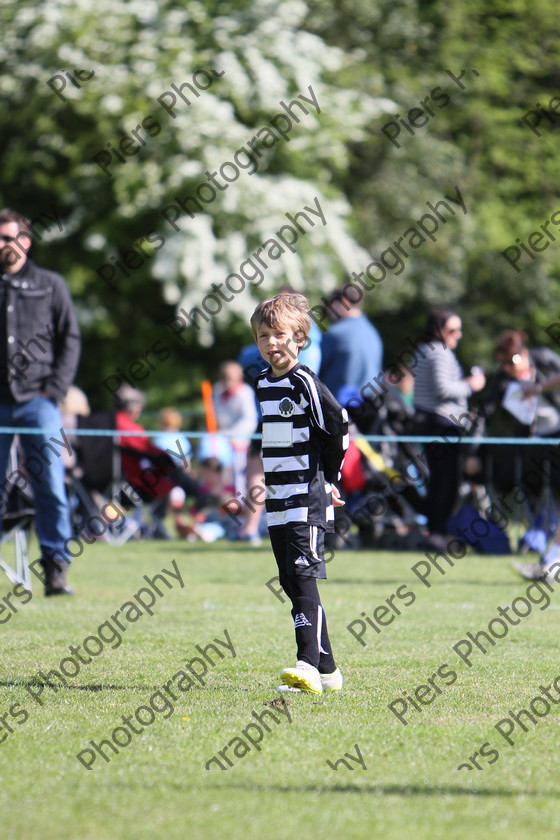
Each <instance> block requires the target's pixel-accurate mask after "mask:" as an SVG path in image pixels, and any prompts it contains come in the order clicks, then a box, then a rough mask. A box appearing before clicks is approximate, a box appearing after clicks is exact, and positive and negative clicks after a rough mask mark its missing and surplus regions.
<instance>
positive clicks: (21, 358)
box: [0, 260, 80, 402]
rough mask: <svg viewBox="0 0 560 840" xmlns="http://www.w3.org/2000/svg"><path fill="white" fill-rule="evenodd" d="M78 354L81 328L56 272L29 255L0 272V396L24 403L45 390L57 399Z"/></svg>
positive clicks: (68, 381) (70, 378)
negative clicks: (16, 267)
mask: <svg viewBox="0 0 560 840" xmlns="http://www.w3.org/2000/svg"><path fill="white" fill-rule="evenodd" d="M79 358H80V330H79V327H78V322H77V319H76V314H75V312H74V307H73V304H72V298H71V297H70V292H69V291H68V289H67V287H66V283H65V282H64V280H63V278H62V277H61V276H60V274H55V272H53V271H48V270H47V269H45V268H39V266H37V265H35V263H33V262H32V261H31V260H27V261H26V263H25V264H24V266H23V267H22V269H21V270H20V271H18V272H17V273H16V274H2V275H0V400H2V401H4V402H6V401H10V402H12V401H15V402H25V401H26V400H30V399H31V398H32V397H35V396H37V394H39V393H41V392H43V393H45V394H46V395H47V397H49V398H50V399H52V400H55V401H61V400H63V399H64V397H65V395H66V391H67V390H68V388H69V386H70V385H71V384H72V382H73V380H74V377H75V375H76V370H77V368H78V361H79Z"/></svg>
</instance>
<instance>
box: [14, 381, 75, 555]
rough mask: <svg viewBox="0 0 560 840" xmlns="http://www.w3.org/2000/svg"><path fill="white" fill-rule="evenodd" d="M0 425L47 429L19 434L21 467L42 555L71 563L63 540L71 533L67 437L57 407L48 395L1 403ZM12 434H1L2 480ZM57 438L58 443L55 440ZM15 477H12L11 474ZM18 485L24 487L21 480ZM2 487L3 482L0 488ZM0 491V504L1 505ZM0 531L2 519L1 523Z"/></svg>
mask: <svg viewBox="0 0 560 840" xmlns="http://www.w3.org/2000/svg"><path fill="white" fill-rule="evenodd" d="M0 426H21V427H32V428H37V429H48V431H47V432H41V433H40V434H22V435H21V436H20V441H21V445H22V447H23V451H24V453H25V462H24V466H26V468H27V473H28V475H29V478H30V480H31V486H32V488H33V494H34V498H35V530H36V531H37V536H38V538H39V543H40V545H41V552H42V556H43V557H49V556H52V555H53V554H54V552H58V553H57V555H56V557H57V559H59V560H62V559H63V558H64V559H65V560H67V562H70V557H69V555H68V554H67V552H66V550H65V543H66V540H68V539H69V538H70V537H71V536H72V531H71V528H70V509H69V505H68V499H67V496H66V490H65V487H64V465H63V462H62V452H63V451H64V448H65V443H66V441H67V440H68V439H67V438H66V437H62V435H61V429H62V420H61V417H60V411H59V410H58V406H57V405H56V403H54V402H53V401H52V400H49V399H48V398H47V397H33V399H31V400H28V401H27V402H24V403H11V404H8V403H0ZM12 439H13V434H8V433H6V434H2V433H0V477H2V481H4V477H5V476H6V473H7V469H8V461H9V455H10V447H11V444H12ZM54 441H58V443H56V442H54ZM14 478H15V476H14ZM20 486H23V484H22V482H21V481H20ZM4 488H5V484H4V487H3V489H4ZM4 503H5V502H4V495H3V494H2V504H4ZM0 533H1V522H0Z"/></svg>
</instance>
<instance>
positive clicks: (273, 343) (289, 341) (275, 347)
mask: <svg viewBox="0 0 560 840" xmlns="http://www.w3.org/2000/svg"><path fill="white" fill-rule="evenodd" d="M303 344H304V342H303V341H300V342H298V340H297V339H296V337H295V335H294V333H293V332H292V330H291V329H290V328H289V327H288V326H285V325H280V324H279V325H278V326H276V327H269V326H267V325H266V324H259V327H258V329H257V347H258V348H259V351H260V354H261V356H262V357H263V359H265V361H267V362H269V363H270V367H271V368H272V372H273V374H274V375H275V376H282V374H284V373H287V372H288V371H289V370H291V369H292V368H293V367H294V365H296V364H297V360H298V359H297V357H298V353H299V351H300V350H301V348H302V347H303Z"/></svg>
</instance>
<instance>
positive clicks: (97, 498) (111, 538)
mask: <svg viewBox="0 0 560 840" xmlns="http://www.w3.org/2000/svg"><path fill="white" fill-rule="evenodd" d="M79 428H81V429H88V430H95V429H115V415H114V414H113V412H110V411H99V412H94V413H92V414H90V415H89V416H87V417H80V418H79ZM76 453H77V456H78V464H79V467H80V471H81V475H73V476H71V478H70V484H71V488H72V490H71V492H72V493H73V495H74V503H73V505H72V507H73V510H74V522H75V528H77V527H78V520H81V522H82V524H83V522H84V521H85V519H86V517H87V516H92V515H96V514H99V510H100V508H101V507H102V506H103V504H104V503H106V502H108V501H110V500H112V501H113V503H114V504H115V505H117V506H119V507H120V506H122V505H124V506H125V507H126V508H128V509H129V510H130V511H131V513H130V514H129V516H128V517H127V522H126V524H125V526H124V527H122V528H119V527H117V526H116V525H115V526H109V527H108V529H107V532H106V534H105V535H104V539H105V541H106V542H110V543H111V544H113V545H119V544H122V543H124V542H126V541H127V540H129V539H130V538H131V537H133V536H134V535H137V534H140V535H141V536H148V537H158V536H161V535H164V536H167V534H166V533H165V531H164V526H163V524H162V515H161V509H162V506H164V502H165V500H164V499H163V498H161V497H160V498H155V499H154V498H153V497H152V496H151V495H150V493H149V492H148V491H147V490H146V489H144V490H143V489H142V488H141V487H132V486H131V485H129V483H128V482H127V481H126V480H125V478H124V476H123V469H122V457H123V455H129V456H131V457H132V458H134V459H135V460H137V461H143V460H146V461H148V462H149V461H150V460H152V461H153V459H154V458H156V457H161V456H160V454H158V456H153V455H151V454H150V453H144V452H141V451H139V450H136V449H131V448H129V447H123V446H120V445H119V444H118V443H116V441H115V438H113V437H111V436H108V435H99V436H97V435H80V436H79V437H78V443H77V446H76ZM167 457H168V458H169V456H167ZM169 463H170V468H171V467H172V466H173V464H172V462H171V459H170V458H169Z"/></svg>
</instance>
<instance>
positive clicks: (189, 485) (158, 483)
mask: <svg viewBox="0 0 560 840" xmlns="http://www.w3.org/2000/svg"><path fill="white" fill-rule="evenodd" d="M115 398H116V409H117V410H116V415H115V428H116V429H117V430H118V431H119V432H124V434H121V435H119V437H118V443H119V446H121V447H122V453H121V463H122V471H123V475H124V477H125V478H126V480H127V481H128V482H130V484H131V485H132V486H133V487H134V488H135V489H137V490H138V491H139V492H140V494H141V495H143V496H144V497H148V498H152V499H162V498H167V496H168V495H169V493H170V492H171V490H172V489H173V487H177V486H178V487H182V488H183V490H184V491H185V493H186V494H187V495H192V496H194V497H195V498H196V499H197V501H199V500H200V498H201V497H204V498H206V497H207V495H208V494H205V493H204V491H203V490H202V489H201V487H200V485H199V484H198V482H197V481H196V480H195V479H194V478H193V477H192V476H191V475H190V474H189V473H188V472H187V469H186V467H187V464H188V462H187V458H186V453H184V452H183V450H182V448H181V441H180V438H175V443H174V445H173V446H172V447H168V448H169V449H171V450H172V451H171V453H170V452H169V451H164V450H163V449H160V448H159V447H158V446H155V444H153V443H152V442H151V440H150V438H149V436H148V435H147V434H143V435H142V434H141V435H127V434H126V432H145V431H146V430H145V429H144V427H143V426H141V425H140V424H139V423H138V418H139V417H140V415H141V413H142V410H143V408H144V405H145V402H146V398H145V396H144V394H143V393H142V391H139V390H138V389H137V388H133V387H132V386H131V385H126V384H125V385H121V386H120V388H119V389H118V391H117V392H116V394H115ZM177 459H180V461H181V463H180V464H177Z"/></svg>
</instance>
